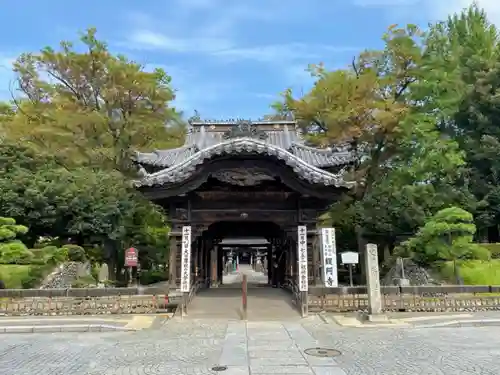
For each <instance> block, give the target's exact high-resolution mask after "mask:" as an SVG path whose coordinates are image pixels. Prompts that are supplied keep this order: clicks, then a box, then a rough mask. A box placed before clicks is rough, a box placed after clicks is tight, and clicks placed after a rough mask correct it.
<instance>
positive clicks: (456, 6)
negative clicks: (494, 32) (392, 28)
mask: <svg viewBox="0 0 500 375" xmlns="http://www.w3.org/2000/svg"><path fill="white" fill-rule="evenodd" d="M352 3H353V4H354V5H357V6H361V7H379V8H384V7H388V8H389V9H388V11H390V12H395V13H396V14H398V13H404V14H406V15H409V14H421V15H423V16H424V17H426V18H428V19H430V21H437V20H441V19H445V18H446V17H447V16H448V15H451V14H453V13H456V12H460V11H462V10H463V9H464V8H467V7H469V6H470V5H472V4H474V3H476V4H478V5H479V7H481V8H483V9H484V10H485V11H486V13H487V14H488V17H489V19H490V21H491V22H493V23H495V24H496V25H498V26H500V1H499V0H352Z"/></svg>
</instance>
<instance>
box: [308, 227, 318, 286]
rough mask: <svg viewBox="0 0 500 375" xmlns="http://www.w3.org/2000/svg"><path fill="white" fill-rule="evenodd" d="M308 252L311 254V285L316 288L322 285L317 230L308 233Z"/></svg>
mask: <svg viewBox="0 0 500 375" xmlns="http://www.w3.org/2000/svg"><path fill="white" fill-rule="evenodd" d="M307 252H308V253H310V254H311V256H310V258H309V260H308V261H309V262H310V264H309V271H310V272H311V275H310V277H309V282H310V285H313V286H316V285H320V284H321V279H320V275H319V264H320V259H321V258H320V253H319V241H318V232H317V230H310V231H309V230H308V231H307Z"/></svg>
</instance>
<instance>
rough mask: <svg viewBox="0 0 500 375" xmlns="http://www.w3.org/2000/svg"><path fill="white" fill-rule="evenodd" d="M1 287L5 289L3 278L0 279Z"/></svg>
mask: <svg viewBox="0 0 500 375" xmlns="http://www.w3.org/2000/svg"><path fill="white" fill-rule="evenodd" d="M0 289H5V283H4V282H3V280H0Z"/></svg>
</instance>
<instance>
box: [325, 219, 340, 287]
mask: <svg viewBox="0 0 500 375" xmlns="http://www.w3.org/2000/svg"><path fill="white" fill-rule="evenodd" d="M321 245H322V250H323V282H324V285H325V287H327V288H332V287H337V286H338V285H339V282H338V270H337V246H336V242H335V229H334V228H322V229H321Z"/></svg>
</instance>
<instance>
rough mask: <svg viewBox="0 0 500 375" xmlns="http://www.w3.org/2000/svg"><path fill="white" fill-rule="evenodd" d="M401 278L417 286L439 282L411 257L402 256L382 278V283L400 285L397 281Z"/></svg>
mask: <svg viewBox="0 0 500 375" xmlns="http://www.w3.org/2000/svg"><path fill="white" fill-rule="evenodd" d="M403 275H404V276H403ZM401 278H404V279H407V280H409V285H415V286H420V285H436V284H438V283H437V282H435V280H433V279H432V277H431V276H430V275H429V273H428V272H427V271H426V270H425V269H424V268H422V267H420V266H419V265H417V264H416V263H415V262H413V261H412V260H411V259H402V258H400V259H399V260H398V262H396V264H395V265H394V266H393V267H392V268H391V269H390V270H389V271H388V272H387V273H386V275H385V277H384V279H383V280H382V284H383V285H399V284H397V282H398V280H399V279H401ZM401 286H403V285H401Z"/></svg>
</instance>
